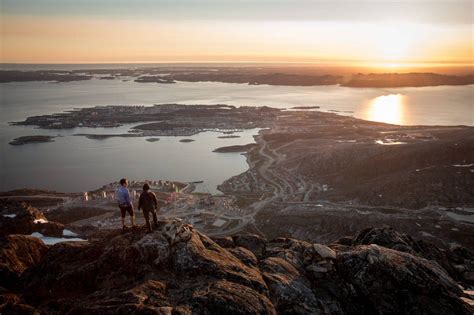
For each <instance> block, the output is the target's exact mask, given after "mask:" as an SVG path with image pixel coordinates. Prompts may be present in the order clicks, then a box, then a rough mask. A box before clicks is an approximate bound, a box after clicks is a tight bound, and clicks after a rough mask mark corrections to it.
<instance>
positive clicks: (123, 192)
mask: <svg viewBox="0 0 474 315" xmlns="http://www.w3.org/2000/svg"><path fill="white" fill-rule="evenodd" d="M127 187H128V180H127V179H126V178H122V179H121V180H120V187H119V188H118V189H117V192H116V196H117V201H118V206H119V208H120V212H121V214H122V229H123V230H126V229H127V226H126V224H125V215H126V213H127V212H128V214H129V215H130V222H131V224H132V228H134V227H135V226H136V225H135V214H134V213H133V204H132V201H131V200H130V192H129V191H128V188H127Z"/></svg>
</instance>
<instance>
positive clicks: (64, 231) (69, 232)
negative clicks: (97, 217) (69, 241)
mask: <svg viewBox="0 0 474 315" xmlns="http://www.w3.org/2000/svg"><path fill="white" fill-rule="evenodd" d="M63 236H68V237H77V236H79V234H77V233H74V232H73V231H71V230H66V229H64V230H63Z"/></svg>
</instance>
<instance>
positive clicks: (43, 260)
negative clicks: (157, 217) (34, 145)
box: [0, 202, 474, 314]
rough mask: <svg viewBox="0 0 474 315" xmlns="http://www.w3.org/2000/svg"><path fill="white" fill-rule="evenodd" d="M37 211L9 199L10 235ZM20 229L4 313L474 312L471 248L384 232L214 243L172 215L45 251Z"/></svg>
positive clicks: (246, 237)
mask: <svg viewBox="0 0 474 315" xmlns="http://www.w3.org/2000/svg"><path fill="white" fill-rule="evenodd" d="M38 212H39V211H38V210H36V211H35V210H34V209H32V208H31V207H29V206H28V205H26V204H19V203H12V202H9V203H6V202H3V203H2V208H1V213H2V216H0V221H1V222H0V223H1V225H2V231H5V230H4V229H3V227H4V226H5V225H6V221H7V220H9V221H8V223H9V224H13V225H17V226H20V225H18V224H16V223H18V222H19V221H18V222H16V220H22V221H21V222H26V221H28V220H29V219H31V218H32V217H39V216H41V215H42V214H41V213H38ZM13 215H15V216H13ZM36 220H38V219H36ZM40 224H41V223H40ZM24 226H25V227H26V229H25V230H24V232H22V230H20V229H17V230H15V231H14V232H15V233H16V234H9V233H3V234H4V235H3V236H2V237H1V239H0V242H1V244H2V246H1V250H0V278H1V279H3V280H2V284H1V286H2V288H1V289H0V301H1V302H0V312H1V313H2V314H3V313H5V314H9V313H21V314H37V313H42V314H50V313H51V314H57V313H59V314H64V313H67V314H131V313H140V314H290V313H291V314H377V313H378V314H380V313H392V314H393V313H405V314H406V313H411V314H413V313H417V314H448V313H449V314H454V313H455V314H472V311H473V308H472V306H469V304H468V303H471V305H472V303H473V300H471V299H470V298H469V294H470V292H469V291H467V290H464V291H463V288H465V289H467V288H469V286H472V285H474V272H473V271H474V255H473V253H472V252H470V251H469V250H467V249H465V248H463V247H460V246H453V247H452V248H450V249H447V250H442V249H439V248H437V247H435V246H434V245H432V244H430V243H427V242H425V241H417V240H414V239H413V238H411V237H410V236H408V235H405V234H401V233H398V232H396V231H395V230H393V229H391V228H388V227H384V228H368V229H365V230H362V231H360V232H358V233H357V234H356V235H355V236H354V237H345V238H342V239H340V240H338V241H335V242H333V243H331V244H329V245H327V246H326V245H323V244H314V243H309V242H306V241H302V240H296V239H291V238H277V239H273V240H267V239H265V238H262V237H260V236H257V235H253V234H241V235H234V236H232V237H221V238H210V237H208V236H206V235H204V234H203V233H201V232H199V231H197V230H196V229H195V228H194V227H193V226H191V225H188V224H184V223H182V222H181V221H180V220H169V221H163V222H161V224H160V227H159V228H158V229H157V230H155V231H154V232H153V233H151V234H146V233H145V231H144V230H142V229H140V228H139V229H136V230H134V231H128V232H126V233H123V232H122V231H120V230H112V231H110V230H109V231H101V230H94V231H92V233H89V237H88V241H81V242H63V243H58V244H56V245H53V246H48V245H45V244H44V243H43V242H42V241H41V240H39V239H38V238H35V237H32V236H28V235H22V234H29V233H30V231H31V230H27V229H28V228H29V226H28V225H24ZM55 226H56V227H58V226H59V225H55ZM52 231H56V230H54V229H53V230H52ZM43 233H45V235H47V234H48V233H50V232H49V231H48V230H47V229H45V230H43ZM53 233H55V232H53ZM64 234H65V233H63V235H64ZM471 293H472V291H471ZM471 298H472V295H471Z"/></svg>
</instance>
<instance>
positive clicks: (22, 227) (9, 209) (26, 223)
mask: <svg viewBox="0 0 474 315" xmlns="http://www.w3.org/2000/svg"><path fill="white" fill-rule="evenodd" d="M63 230H64V226H63V225H62V224H60V223H57V222H50V221H48V220H47V219H46V217H45V216H44V214H43V213H42V212H41V211H39V210H38V209H36V208H34V207H32V206H30V205H29V204H26V203H24V202H18V201H9V200H8V199H6V200H5V199H2V200H1V201H0V235H9V234H31V233H34V232H37V233H41V234H42V235H45V236H52V237H61V236H62V235H63Z"/></svg>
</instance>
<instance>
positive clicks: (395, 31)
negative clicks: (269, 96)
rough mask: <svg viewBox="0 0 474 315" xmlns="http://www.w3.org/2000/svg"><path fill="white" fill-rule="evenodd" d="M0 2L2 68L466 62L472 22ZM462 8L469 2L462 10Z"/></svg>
mask: <svg viewBox="0 0 474 315" xmlns="http://www.w3.org/2000/svg"><path fill="white" fill-rule="evenodd" d="M5 1H6V9H5V8H4V10H2V29H1V32H2V43H1V44H2V47H1V48H2V49H1V61H2V62H3V63H96V62H98V63H100V62H173V61H182V62H185V61H188V62H189V61H206V62H208V61H223V62H229V61H258V62H333V63H334V62H335V63H347V64H369V65H371V64H372V65H386V66H400V65H403V64H409V63H440V64H472V63H473V24H472V22H473V21H472V20H471V21H469V18H467V20H466V18H464V20H461V21H459V19H458V20H456V19H454V18H453V19H448V18H446V19H445V20H443V19H441V18H439V19H430V18H431V16H429V17H430V18H426V17H425V18H422V17H419V16H418V15H415V16H414V17H410V18H409V19H404V18H400V16H403V15H394V16H391V15H390V12H387V14H386V16H384V17H383V18H377V15H376V14H375V13H374V14H372V15H371V16H372V17H371V18H369V17H367V18H364V17H358V18H337V14H336V13H334V17H333V18H326V19H324V18H317V17H314V18H312V17H311V16H310V17H305V18H300V19H296V18H294V17H291V16H290V17H289V18H284V15H283V17H280V16H277V17H273V18H265V15H263V14H262V16H261V17H260V16H256V17H252V18H249V19H247V18H243V17H240V16H232V18H229V19H222V18H220V17H219V14H217V13H216V14H214V15H213V16H211V17H209V16H206V18H201V17H199V16H197V17H196V16H192V14H191V13H189V16H188V15H185V16H183V14H184V13H183V12H185V13H187V11H185V10H184V11H183V10H182V11H183V12H182V11H176V9H174V10H175V11H176V12H178V13H179V14H178V13H176V12H175V11H172V12H170V13H173V12H174V13H175V14H177V18H173V16H169V15H167V16H164V15H163V16H161V15H160V16H155V15H153V16H149V15H146V14H144V13H140V14H138V13H136V12H135V13H134V14H130V15H128V14H118V13H114V14H105V13H106V12H108V11H106V9H107V8H103V10H104V12H103V14H92V13H90V14H87V13H88V12H82V13H80V14H68V12H67V10H66V9H68V8H65V9H64V10H63V11H59V12H54V11H53V14H49V13H47V12H42V11H39V9H35V10H36V11H34V10H32V11H28V8H29V7H28V1H27V0H22V1H20V0H17V1H20V2H24V7H19V8H18V7H15V6H14V3H13V2H11V3H9V2H10V1H12V0H5ZM65 1H66V2H67V1H68V0H65ZM223 1H225V0H223ZM263 1H270V2H271V0H263ZM49 2H54V1H49ZM85 2H88V1H85ZM107 2H110V1H107ZM244 2H245V1H244ZM339 2H340V1H339ZM236 3H237V2H236ZM238 3H240V2H238ZM467 3H468V4H469V3H470V2H467ZM9 4H10V6H11V8H10V7H9V6H8V5H9ZM367 5H368V7H370V3H369V4H367ZM236 6H238V4H236ZM470 7H472V4H471V5H470V6H469V5H468V6H467V7H466V9H470ZM153 8H155V7H153ZM85 9H87V8H85ZM471 9H472V8H471ZM107 10H110V9H107ZM380 10H381V9H380ZM393 10H394V9H393ZM453 10H454V9H453ZM223 12H224V11H223ZM382 12H383V11H382ZM456 12H457V11H456ZM244 13H245V10H244V11H243V13H242V14H243V15H244ZM282 14H283V13H282ZM452 14H454V13H452ZM457 14H460V13H457ZM243 15H242V16H243ZM374 16H375V17H374ZM224 17H225V16H224ZM441 17H442V16H441ZM471 19H472V17H471Z"/></svg>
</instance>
